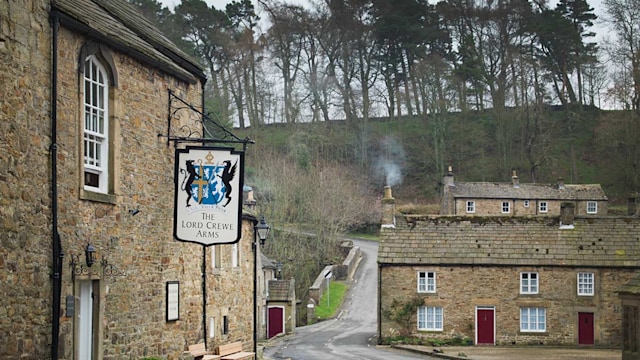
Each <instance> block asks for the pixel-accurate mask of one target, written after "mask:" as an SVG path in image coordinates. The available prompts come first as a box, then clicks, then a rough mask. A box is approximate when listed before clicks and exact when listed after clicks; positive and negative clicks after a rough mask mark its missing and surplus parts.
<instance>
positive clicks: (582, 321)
mask: <svg viewBox="0 0 640 360" xmlns="http://www.w3.org/2000/svg"><path fill="white" fill-rule="evenodd" d="M593 343H594V341H593V313H583V312H581V313H578V344H579V345H593Z"/></svg>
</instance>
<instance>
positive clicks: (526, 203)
mask: <svg viewBox="0 0 640 360" xmlns="http://www.w3.org/2000/svg"><path fill="white" fill-rule="evenodd" d="M522 205H523V206H524V207H526V208H528V207H529V200H524V201H523V203H522Z"/></svg>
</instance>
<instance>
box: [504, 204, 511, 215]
mask: <svg viewBox="0 0 640 360" xmlns="http://www.w3.org/2000/svg"><path fill="white" fill-rule="evenodd" d="M510 212H511V202H509V201H503V202H502V213H503V214H508V213H510Z"/></svg>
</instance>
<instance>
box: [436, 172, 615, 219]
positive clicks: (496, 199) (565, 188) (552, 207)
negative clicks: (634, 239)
mask: <svg viewBox="0 0 640 360" xmlns="http://www.w3.org/2000/svg"><path fill="white" fill-rule="evenodd" d="M511 180H512V181H511V183H498V182H456V181H454V176H453V171H452V170H451V167H449V170H448V172H447V174H446V175H445V176H444V179H443V194H442V200H441V204H440V215H465V216H492V215H493V216H527V215H541V216H558V215H559V214H560V204H562V203H567V202H571V203H573V204H574V207H575V211H576V215H579V216H602V215H607V202H608V199H607V197H606V195H605V194H604V191H603V190H602V187H600V185H599V184H565V183H564V181H563V180H562V179H559V180H558V182H557V183H556V184H538V183H521V182H520V180H519V178H518V175H517V173H516V172H515V171H514V172H513V176H512V177H511Z"/></svg>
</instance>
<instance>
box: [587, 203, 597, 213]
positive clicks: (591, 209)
mask: <svg viewBox="0 0 640 360" xmlns="http://www.w3.org/2000/svg"><path fill="white" fill-rule="evenodd" d="M597 213H598V202H597V201H587V214H597Z"/></svg>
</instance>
